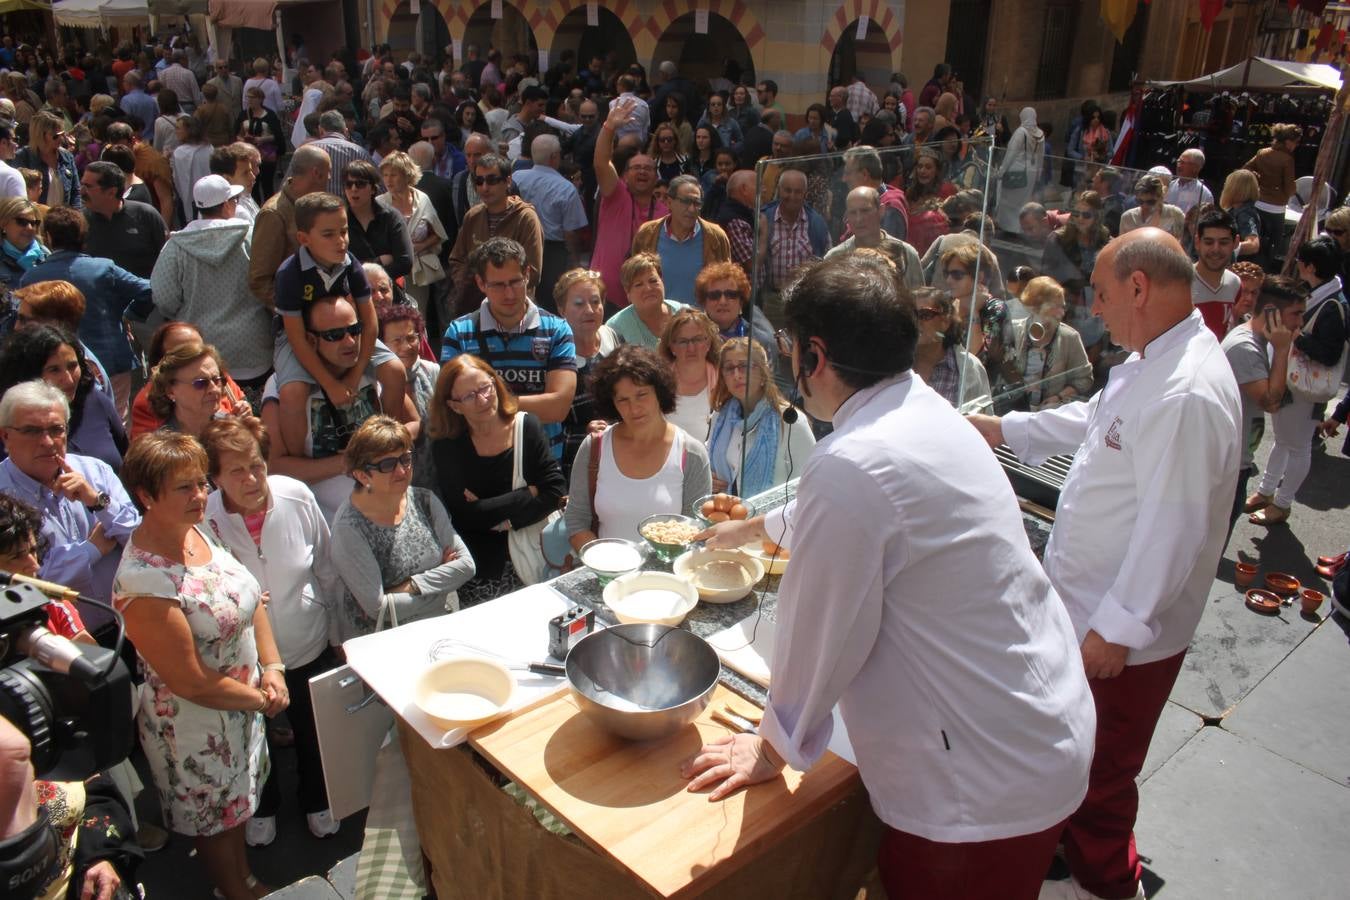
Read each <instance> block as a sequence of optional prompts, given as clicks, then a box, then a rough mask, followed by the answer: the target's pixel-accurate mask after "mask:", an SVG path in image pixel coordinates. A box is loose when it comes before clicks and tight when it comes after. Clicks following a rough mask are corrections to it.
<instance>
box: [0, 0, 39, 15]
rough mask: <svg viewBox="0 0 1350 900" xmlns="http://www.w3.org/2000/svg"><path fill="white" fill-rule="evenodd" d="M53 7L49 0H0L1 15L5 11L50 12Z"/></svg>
mask: <svg viewBox="0 0 1350 900" xmlns="http://www.w3.org/2000/svg"><path fill="white" fill-rule="evenodd" d="M51 8H52V5H51V3H50V2H49V0H0V16H3V15H4V14H5V13H12V12H23V11H24V10H32V11H34V12H50V11H51Z"/></svg>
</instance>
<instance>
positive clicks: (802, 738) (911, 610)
mask: <svg viewBox="0 0 1350 900" xmlns="http://www.w3.org/2000/svg"><path fill="white" fill-rule="evenodd" d="M834 426H835V431H834V433H833V434H832V435H831V436H829V437H828V438H826V439H825V440H824V441H822V442H821V443H820V444H819V445H818V446H817V447H816V449H815V452H814V453H813V454H812V455H811V458H810V460H809V461H808V462H807V464H806V468H805V470H804V472H803V474H802V479H801V483H800V490H799V492H798V494H797V498H796V502H795V509H794V510H793V512H792V515H791V519H792V528H793V532H794V538H795V539H794V540H793V541H792V563H791V564H790V565H789V566H788V568H787V572H786V574H785V575H784V577H783V582H782V585H781V587H780V590H779V594H778V615H777V620H778V623H777V629H776V631H775V640H774V649H773V664H772V677H773V681H772V685H771V687H770V690H769V702H768V707H767V709H766V710H765V714H764V724H763V727H762V729H761V733H762V734H763V735H764V737H765V738H767V739H768V740H769V741H770V742H771V743H772V745H773V746H774V748H775V749H776V750H777V751H778V752H779V753H780V754H782V756H783V757H784V758H785V759H786V760H787V762H788V763H789V764H790V765H792V766H793V767H794V768H797V769H806V768H809V767H810V766H811V764H812V763H814V762H815V761H816V760H817V759H819V758H820V756H821V755H822V754H823V753H824V752H825V748H826V745H827V743H828V742H829V740H830V735H831V731H832V726H833V722H832V718H831V710H832V708H833V707H834V706H835V704H836V703H837V704H838V705H839V708H840V712H841V714H842V717H843V721H844V725H845V727H846V728H847V729H848V735H849V739H850V741H851V743H852V745H853V750H854V752H855V754H856V757H857V762H858V768H859V771H860V774H861V776H862V779H863V783H864V784H865V785H866V786H867V790H868V793H869V795H870V797H871V801H872V806H873V808H874V809H875V810H876V812H877V815H878V816H879V817H880V818H881V819H882V821H884V822H885V823H886V824H888V825H890V826H892V827H893V828H896V829H899V830H901V831H905V832H909V833H911V834H916V835H919V836H921V837H924V838H927V839H929V840H934V841H942V842H949V843H964V842H975V841H987V840H996V839H1001V838H1007V837H1013V836H1016V835H1021V834H1029V833H1034V832H1037V831H1042V830H1044V829H1046V828H1049V827H1051V826H1052V825H1054V824H1055V823H1057V822H1059V821H1060V820H1062V819H1064V818H1066V817H1067V816H1068V815H1069V814H1070V813H1072V812H1073V811H1074V810H1075V809H1076V808H1077V807H1078V804H1079V802H1080V801H1081V800H1082V798H1083V795H1084V793H1085V791H1086V788H1087V776H1088V767H1089V764H1090V762H1091V759H1092V748H1093V736H1094V733H1095V728H1096V714H1095V711H1094V707H1093V703H1092V695H1091V693H1090V692H1089V689H1088V685H1087V680H1086V679H1085V677H1084V675H1083V665H1082V662H1081V660H1080V658H1079V653H1078V647H1077V643H1076V642H1075V640H1074V636H1073V627H1072V625H1071V624H1070V622H1069V618H1068V615H1067V614H1066V613H1065V611H1064V606H1063V604H1062V603H1060V601H1059V598H1058V597H1056V596H1055V592H1054V589H1053V588H1052V587H1051V586H1050V582H1049V580H1048V579H1047V578H1046V577H1045V573H1044V572H1043V571H1042V569H1041V567H1040V565H1039V564H1038V563H1037V561H1036V557H1035V556H1034V555H1033V554H1032V552H1031V547H1030V545H1029V543H1028V541H1027V536H1026V532H1025V530H1024V528H1023V526H1022V518H1021V513H1020V511H1019V510H1018V507H1017V501H1016V499H1015V497H1014V496H1013V492H1012V488H1011V486H1010V485H1009V483H1008V479H1007V476H1005V475H1004V474H1003V471H1002V470H1001V469H1000V468H999V465H998V463H997V462H996V461H995V459H994V457H993V455H992V454H991V453H990V452H989V448H988V447H987V446H986V445H985V444H984V442H983V441H982V440H981V439H980V437H979V435H978V434H977V433H976V431H975V429H973V428H971V427H970V425H969V424H968V423H966V422H965V421H964V420H962V418H961V417H960V416H959V415H958V414H957V413H956V411H955V410H954V409H952V407H951V405H950V404H949V403H947V402H946V401H945V400H943V399H942V398H941V397H940V396H939V395H938V394H937V393H935V392H934V391H933V390H932V389H931V388H930V387H928V386H927V385H926V384H924V383H923V381H922V380H921V379H919V378H914V377H911V375H909V374H908V373H907V374H905V375H902V376H900V377H898V378H894V379H890V380H887V381H884V382H882V383H880V384H878V385H875V386H873V387H871V388H868V389H866V390H862V391H859V392H858V393H856V394H854V395H853V396H852V397H851V398H849V399H848V401H846V402H845V403H844V404H843V405H842V406H841V407H840V408H839V410H838V412H837V413H836V414H835V417H834Z"/></svg>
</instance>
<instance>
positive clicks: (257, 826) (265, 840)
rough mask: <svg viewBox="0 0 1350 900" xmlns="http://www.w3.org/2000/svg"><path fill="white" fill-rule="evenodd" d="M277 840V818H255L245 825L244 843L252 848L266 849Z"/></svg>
mask: <svg viewBox="0 0 1350 900" xmlns="http://www.w3.org/2000/svg"><path fill="white" fill-rule="evenodd" d="M276 839H277V817H276V816H254V817H253V818H251V819H249V820H248V821H247V822H245V823H244V841H245V842H246V843H247V844H248V845H249V846H250V847H266V846H267V845H268V844H270V843H272V842H273V841H275V840H276Z"/></svg>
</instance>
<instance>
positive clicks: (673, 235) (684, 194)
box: [633, 175, 731, 303]
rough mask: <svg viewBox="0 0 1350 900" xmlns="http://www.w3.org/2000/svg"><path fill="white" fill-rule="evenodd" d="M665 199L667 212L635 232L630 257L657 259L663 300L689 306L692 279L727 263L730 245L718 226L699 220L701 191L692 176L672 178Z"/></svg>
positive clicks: (692, 299) (702, 219) (693, 298)
mask: <svg viewBox="0 0 1350 900" xmlns="http://www.w3.org/2000/svg"><path fill="white" fill-rule="evenodd" d="M669 197H670V200H669V203H670V212H669V213H667V214H666V215H665V216H663V217H661V218H660V219H654V220H653V221H651V222H647V223H646V224H644V225H643V226H642V227H641V228H639V229H638V231H637V235H636V236H635V237H634V238H633V255H635V256H636V255H637V254H639V253H655V254H656V255H657V256H659V257H661V276H662V279H663V280H664V281H665V284H666V297H667V298H668V299H670V300H678V301H679V302H680V303H693V302H694V300H695V299H696V295H695V293H694V279H695V278H697V277H698V273H699V272H701V271H702V270H703V269H704V267H706V266H710V265H712V264H713V263H719V262H729V261H730V260H731V241H730V239H728V238H727V233H726V232H725V231H723V230H722V226H720V225H717V224H715V223H713V222H709V221H708V220H707V219H704V218H702V217H701V216H699V214H698V213H699V210H700V209H702V208H703V188H702V187H701V186H700V185H699V182H698V179H697V178H695V177H694V176H693V175H677V176H676V177H675V178H672V179H671V181H670V187H669Z"/></svg>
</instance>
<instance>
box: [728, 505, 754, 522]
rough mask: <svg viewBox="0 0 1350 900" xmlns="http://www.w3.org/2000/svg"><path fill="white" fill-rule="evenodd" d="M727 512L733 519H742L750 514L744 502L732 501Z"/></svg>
mask: <svg viewBox="0 0 1350 900" xmlns="http://www.w3.org/2000/svg"><path fill="white" fill-rule="evenodd" d="M728 513H729V514H730V516H731V517H732V518H733V519H744V518H745V517H746V516H748V515H750V510H749V509H747V508H746V506H745V504H744V503H733V504H731V509H730V510H728Z"/></svg>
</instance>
